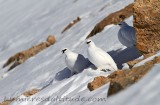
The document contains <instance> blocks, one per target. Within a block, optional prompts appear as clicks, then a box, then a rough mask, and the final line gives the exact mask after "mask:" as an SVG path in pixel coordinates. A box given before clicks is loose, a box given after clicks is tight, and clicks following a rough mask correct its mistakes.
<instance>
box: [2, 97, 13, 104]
mask: <svg viewBox="0 0 160 105" xmlns="http://www.w3.org/2000/svg"><path fill="white" fill-rule="evenodd" d="M14 100H15V99H14V98H13V99H11V100H5V101H3V102H2V103H0V105H9V104H10V103H11V102H13V101H14Z"/></svg>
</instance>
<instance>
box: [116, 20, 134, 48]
mask: <svg viewBox="0 0 160 105" xmlns="http://www.w3.org/2000/svg"><path fill="white" fill-rule="evenodd" d="M118 25H119V26H120V30H119V32H118V39H119V41H120V42H121V44H123V45H124V46H126V47H132V46H135V45H136V32H135V29H134V27H132V26H129V25H128V24H127V23H126V22H124V21H122V22H120V23H119V24H118Z"/></svg>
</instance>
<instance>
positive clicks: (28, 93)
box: [23, 89, 40, 97]
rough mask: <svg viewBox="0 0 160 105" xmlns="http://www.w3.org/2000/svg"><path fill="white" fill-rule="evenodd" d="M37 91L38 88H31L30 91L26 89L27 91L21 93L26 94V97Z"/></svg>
mask: <svg viewBox="0 0 160 105" xmlns="http://www.w3.org/2000/svg"><path fill="white" fill-rule="evenodd" d="M39 91H40V90H39V89H32V90H30V91H27V92H25V93H23V95H24V96H26V97H30V96H32V95H34V94H36V93H38V92H39Z"/></svg>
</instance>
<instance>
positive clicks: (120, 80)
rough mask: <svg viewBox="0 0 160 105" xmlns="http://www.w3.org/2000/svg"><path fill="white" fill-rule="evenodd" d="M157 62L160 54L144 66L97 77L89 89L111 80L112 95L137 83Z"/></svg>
mask: <svg viewBox="0 0 160 105" xmlns="http://www.w3.org/2000/svg"><path fill="white" fill-rule="evenodd" d="M155 63H160V56H157V57H155V58H154V59H153V60H151V61H148V62H146V63H145V64H144V65H142V66H139V67H135V68H132V69H131V70H118V71H115V72H113V73H112V74H110V75H109V76H108V77H104V76H100V77H96V78H95V79H94V80H93V81H92V82H91V83H89V84H88V89H89V90H90V91H93V90H95V89H97V88H99V87H101V86H103V85H104V84H106V83H108V82H110V87H109V90H108V96H111V95H113V94H115V93H117V92H119V91H121V90H123V89H125V88H127V87H128V86H130V85H132V84H134V83H136V82H137V81H138V80H140V79H141V78H142V77H143V76H144V75H145V74H146V73H147V72H148V71H149V70H151V68H152V67H153V65H154V64H155Z"/></svg>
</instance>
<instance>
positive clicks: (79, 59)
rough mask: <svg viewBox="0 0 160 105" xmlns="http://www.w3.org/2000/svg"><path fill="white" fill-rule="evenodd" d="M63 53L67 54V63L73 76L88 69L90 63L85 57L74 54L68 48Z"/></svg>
mask: <svg viewBox="0 0 160 105" xmlns="http://www.w3.org/2000/svg"><path fill="white" fill-rule="evenodd" d="M62 53H63V54H65V63H66V65H67V67H68V68H69V69H70V70H71V75H73V74H76V73H80V72H82V71H83V70H84V69H85V68H87V66H88V64H89V61H87V60H86V58H85V57H84V56H83V55H81V54H77V53H75V52H72V51H70V50H69V49H67V48H64V49H63V50H62Z"/></svg>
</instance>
